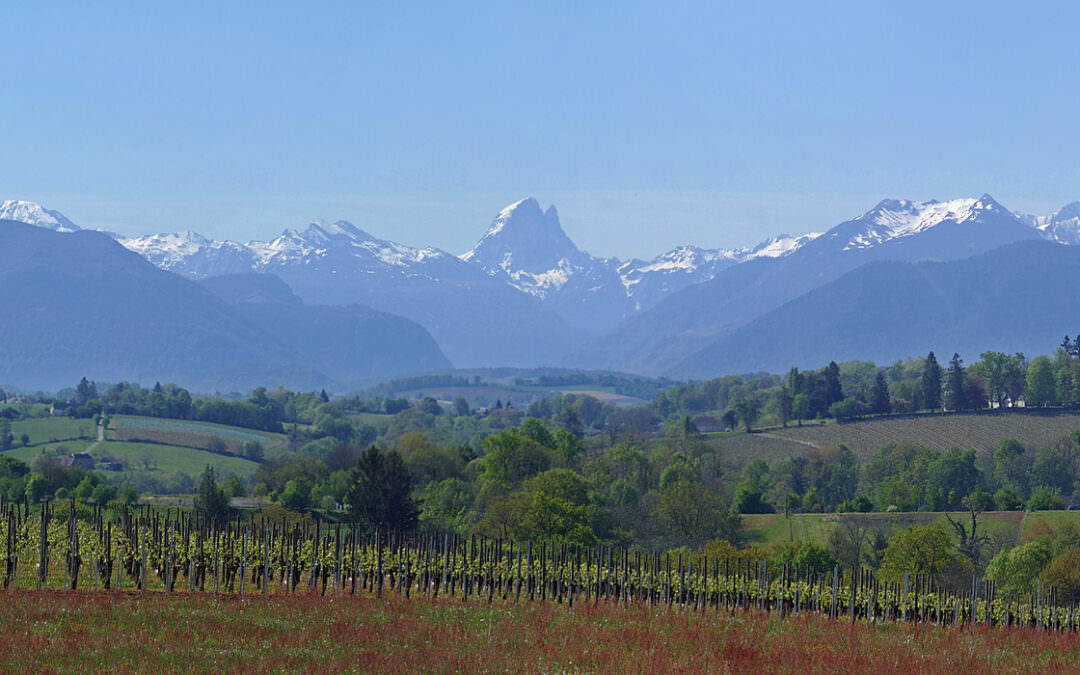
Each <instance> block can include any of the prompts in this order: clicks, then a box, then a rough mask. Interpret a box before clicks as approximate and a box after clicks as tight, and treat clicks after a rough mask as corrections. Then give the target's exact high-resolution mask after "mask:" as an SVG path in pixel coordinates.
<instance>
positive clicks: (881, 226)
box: [825, 195, 1017, 251]
mask: <svg viewBox="0 0 1080 675" xmlns="http://www.w3.org/2000/svg"><path fill="white" fill-rule="evenodd" d="M988 218H989V219H1004V220H1007V221H1015V220H1017V218H1016V215H1015V214H1013V213H1012V212H1011V211H1009V210H1008V209H1006V208H1005V207H1003V206H1001V205H1000V204H998V203H997V202H996V201H994V199H993V197H991V196H990V195H983V196H982V197H979V198H978V199H970V198H968V199H952V200H949V201H944V202H939V201H937V200H934V199H931V200H930V201H925V202H920V201H910V200H907V199H885V200H882V201H881V202H879V203H878V204H877V206H875V207H874V208H872V209H870V210H869V211H867V212H866V213H864V214H863V215H861V216H859V217H858V218H855V219H853V220H850V221H847V222H846V223H841V224H840V225H837V226H836V227H834V228H833V229H832V230H830V231H829V232H828V233H827V234H826V237H825V239H826V240H827V241H829V242H830V243H831V245H832V246H834V247H835V246H839V247H840V248H841V249H842V250H844V251H852V250H860V249H870V248H875V247H879V246H882V245H883V244H886V243H889V242H892V241H895V240H898V239H903V238H905V237H913V236H915V235H917V234H922V233H924V232H928V231H930V230H933V229H935V228H939V227H940V226H941V225H943V224H956V225H959V224H963V223H972V222H976V221H980V220H986V219H988Z"/></svg>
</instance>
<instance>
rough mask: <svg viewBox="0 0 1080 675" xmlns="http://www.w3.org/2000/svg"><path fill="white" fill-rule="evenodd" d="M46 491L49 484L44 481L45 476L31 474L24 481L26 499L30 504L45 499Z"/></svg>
mask: <svg viewBox="0 0 1080 675" xmlns="http://www.w3.org/2000/svg"><path fill="white" fill-rule="evenodd" d="M48 489H49V484H48V482H47V481H46V480H45V476H43V475H41V474H40V473H32V474H30V478H28V479H27V481H26V498H27V499H28V500H30V503H31V504H36V503H38V502H40V501H41V500H42V499H45V494H46V492H47V491H48Z"/></svg>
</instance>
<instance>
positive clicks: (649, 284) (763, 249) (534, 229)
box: [461, 197, 819, 331]
mask: <svg viewBox="0 0 1080 675" xmlns="http://www.w3.org/2000/svg"><path fill="white" fill-rule="evenodd" d="M817 236H819V235H818V234H817V233H811V234H806V235H801V236H798V237H792V236H789V235H786V234H784V235H780V236H778V237H772V238H770V239H768V240H766V241H764V242H762V243H760V244H758V245H757V246H753V247H746V248H741V249H703V248H698V247H695V246H680V247H678V248H675V249H672V250H671V251H668V252H666V253H662V254H660V255H659V256H657V257H656V258H653V259H652V260H640V259H633V260H627V261H622V260H619V259H618V258H613V257H612V258H598V257H595V256H592V255H590V254H588V253H586V252H585V251H582V250H580V249H578V247H577V246H576V245H575V244H574V242H573V241H572V240H571V239H570V238H569V237H568V236H567V235H566V232H565V231H564V230H563V228H562V225H561V224H560V223H559V216H558V213H557V212H556V210H555V207H554V206H550V207H548V209H547V210H546V211H545V210H542V209H541V207H540V204H539V203H538V202H537V201H536V200H535V199H533V198H532V197H529V198H527V199H522V200H520V201H518V202H515V203H513V204H511V205H509V206H507V207H506V208H504V209H502V210H501V211H500V212H499V213H498V215H496V217H495V219H494V220H493V221H492V223H491V225H490V226H489V227H488V229H487V232H486V233H485V234H484V236H483V237H481V238H480V240H479V241H478V242H477V243H476V245H475V246H474V247H473V248H472V249H471V250H469V251H468V252H466V253H464V254H463V255H462V256H461V259H462V260H464V261H466V262H469V263H473V264H476V265H479V266H480V267H481V268H483V269H484V271H485V272H487V273H488V274H490V275H492V276H493V277H498V278H502V279H504V280H505V281H506V282H507V283H508V284H510V285H511V286H513V287H514V288H517V289H518V290H520V291H523V292H525V293H528V294H530V295H534V296H536V297H538V298H540V299H542V300H543V301H544V302H545V304H547V305H549V306H550V307H552V308H553V309H555V311H557V312H559V313H560V314H561V315H563V316H564V317H565V318H566V319H567V320H569V321H571V322H573V323H576V324H578V325H580V326H581V327H582V328H584V329H590V328H591V329H592V331H596V330H598V329H603V328H604V327H606V326H611V325H614V323H615V322H617V321H619V320H621V319H623V318H626V317H627V316H630V315H632V314H634V313H636V312H639V311H641V310H643V309H648V308H649V307H652V306H653V305H655V304H656V303H657V302H659V301H660V300H661V299H663V298H664V297H665V296H667V295H668V294H670V293H673V292H675V291H677V290H679V289H681V288H685V287H686V286H690V285H692V284H696V283H700V282H702V281H708V280H709V279H712V278H713V277H715V276H716V274H717V273H718V272H720V271H721V270H723V269H725V268H727V267H730V266H732V265H737V264H738V263H741V262H745V261H747V260H753V259H755V258H761V257H768V258H775V257H780V256H785V255H789V254H791V253H792V252H794V251H796V250H797V249H798V248H799V247H801V246H803V245H804V244H806V243H807V242H809V241H812V240H813V239H814V238H816V237H817Z"/></svg>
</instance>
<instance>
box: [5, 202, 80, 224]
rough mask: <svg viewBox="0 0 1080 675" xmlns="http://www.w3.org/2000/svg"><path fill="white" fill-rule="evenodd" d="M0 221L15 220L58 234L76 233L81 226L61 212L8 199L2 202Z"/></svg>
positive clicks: (31, 203) (32, 203)
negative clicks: (54, 231)
mask: <svg viewBox="0 0 1080 675" xmlns="http://www.w3.org/2000/svg"><path fill="white" fill-rule="evenodd" d="M0 220H15V221H18V222H20V223H26V224H28V225H36V226H37V227H44V228H46V229H49V230H56V231H57V232H74V231H75V230H78V229H79V226H78V225H76V224H75V223H73V222H71V221H70V220H68V219H67V218H66V217H65V216H64V214H62V213H60V212H59V211H50V210H49V209H46V208H44V207H43V206H41V204H37V203H34V202H25V201H19V200H16V199H8V200H5V201H3V202H0Z"/></svg>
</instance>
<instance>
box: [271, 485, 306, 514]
mask: <svg viewBox="0 0 1080 675" xmlns="http://www.w3.org/2000/svg"><path fill="white" fill-rule="evenodd" d="M311 488H312V485H311V482H310V481H309V480H308V479H306V478H294V479H292V480H290V481H289V482H288V483H286V484H285V490H283V491H282V493H281V496H280V497H278V501H280V502H281V505H282V506H284V507H285V508H287V509H289V510H290V511H305V510H307V509H308V508H309V507H310V506H311Z"/></svg>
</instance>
